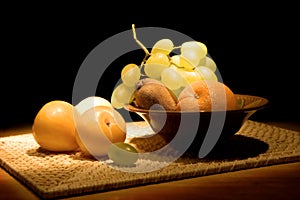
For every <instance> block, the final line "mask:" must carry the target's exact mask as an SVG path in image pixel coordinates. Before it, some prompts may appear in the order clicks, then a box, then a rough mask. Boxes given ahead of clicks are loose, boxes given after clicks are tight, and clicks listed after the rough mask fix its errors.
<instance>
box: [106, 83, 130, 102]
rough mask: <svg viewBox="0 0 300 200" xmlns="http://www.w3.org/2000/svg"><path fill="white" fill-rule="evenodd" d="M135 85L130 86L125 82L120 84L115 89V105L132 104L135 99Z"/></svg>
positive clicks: (113, 95)
mask: <svg viewBox="0 0 300 200" xmlns="http://www.w3.org/2000/svg"><path fill="white" fill-rule="evenodd" d="M133 93H134V87H128V86H126V85H125V84H124V83H121V84H119V85H118V86H117V87H116V88H115V89H114V91H113V93H112V96H111V101H112V104H114V105H113V106H116V107H120V106H121V105H126V104H130V103H131V102H132V101H133Z"/></svg>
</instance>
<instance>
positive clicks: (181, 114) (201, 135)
mask: <svg viewBox="0 0 300 200" xmlns="http://www.w3.org/2000/svg"><path fill="white" fill-rule="evenodd" d="M133 30H134V29H133ZM134 39H135V40H136V41H137V42H138V44H139V45H140V46H141V47H142V49H143V50H144V51H145V53H146V56H145V58H144V60H143V61H142V63H141V65H140V66H139V68H137V67H136V66H135V67H132V66H133V64H130V65H126V66H125V67H124V68H123V70H122V73H121V79H122V82H121V83H120V84H119V85H118V86H117V87H116V88H115V89H114V91H113V93H112V96H111V103H112V105H113V106H114V107H115V108H117V109H120V108H125V109H127V110H128V111H129V112H134V113H137V114H138V115H139V116H141V117H142V118H143V119H144V120H145V121H146V122H147V123H148V124H149V125H150V126H151V128H152V129H153V131H154V132H155V133H156V135H155V136H153V137H157V136H159V137H161V138H162V139H163V140H164V142H163V143H164V144H169V143H172V141H173V140H174V139H176V137H177V136H178V135H180V138H181V139H182V141H185V142H187V143H189V144H188V145H187V146H189V147H188V148H187V149H185V150H184V151H186V152H189V153H191V154H198V155H199V156H200V155H205V153H203V151H201V148H202V147H203V146H207V145H203V142H204V141H213V142H210V145H209V146H210V147H213V146H214V144H215V143H217V142H221V141H226V139H227V138H228V137H230V136H232V135H234V134H235V133H237V132H238V130H239V129H240V128H241V126H242V125H243V123H244V122H245V121H246V120H247V119H248V118H249V117H250V116H251V115H252V114H253V113H255V112H256V111H257V110H259V109H262V108H264V107H265V106H266V105H267V104H268V100H267V99H265V98H263V97H258V96H251V95H243V94H235V93H234V92H233V91H232V90H231V89H230V88H229V87H228V86H227V85H226V84H225V83H223V82H221V81H219V77H218V76H217V73H216V69H217V66H216V63H215V62H214V61H213V59H212V58H211V57H210V56H209V55H208V51H207V47H206V45H205V44H204V43H201V42H199V41H187V42H184V43H182V44H181V46H179V47H175V45H174V44H173V43H172V41H171V40H169V39H165V38H164V39H161V40H159V41H157V42H156V43H155V44H154V45H153V48H152V49H151V51H150V52H149V51H148V50H147V48H145V47H144V46H143V45H142V44H141V42H140V41H139V40H138V39H137V38H136V35H135V32H134ZM174 49H179V50H180V53H179V54H172V51H173V50H174ZM130 68H132V69H130ZM138 69H139V70H138ZM125 80H126V81H125ZM187 138H189V139H187ZM146 140H151V138H146ZM175 146H176V145H175ZM175 149H176V147H175ZM151 150H156V149H151ZM141 151H144V150H143V149H141ZM201 152H202V153H201Z"/></svg>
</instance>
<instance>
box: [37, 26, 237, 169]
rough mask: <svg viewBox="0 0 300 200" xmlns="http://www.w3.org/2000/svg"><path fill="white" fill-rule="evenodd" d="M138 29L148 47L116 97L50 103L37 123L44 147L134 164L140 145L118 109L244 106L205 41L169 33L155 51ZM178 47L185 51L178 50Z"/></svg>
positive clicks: (129, 69)
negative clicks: (176, 39) (130, 137)
mask: <svg viewBox="0 0 300 200" xmlns="http://www.w3.org/2000/svg"><path fill="white" fill-rule="evenodd" d="M132 29H133V38H134V40H135V41H136V42H137V43H138V45H140V47H141V48H142V49H143V50H144V52H145V57H144V59H143V60H142V62H141V63H140V64H135V63H129V64H127V65H125V66H124V67H123V69H122V71H121V74H120V75H121V83H120V84H118V85H117V86H116V87H115V89H114V90H113V92H112V95H111V99H110V100H108V99H105V98H102V97H99V96H92V97H87V98H86V99H83V100H82V101H81V102H79V103H78V104H77V105H72V104H70V103H68V102H66V101H63V100H54V101H50V102H48V103H46V104H45V105H44V106H43V107H42V108H41V109H40V110H39V112H38V113H37V115H36V117H35V119H34V123H33V125H32V132H33V136H34V139H35V140H36V142H37V143H38V144H39V145H40V147H41V148H43V149H45V150H48V151H52V152H70V151H81V152H82V153H84V154H85V155H88V156H91V157H93V156H95V155H96V156H108V157H109V159H111V160H112V161H113V162H114V163H116V164H120V165H132V164H134V163H135V162H136V161H137V160H138V151H137V150H136V149H135V148H134V147H133V146H132V145H130V144H129V143H126V142H125V140H126V134H127V132H126V121H125V120H124V118H123V117H122V115H121V114H120V113H119V112H118V109H121V108H124V107H126V106H128V105H132V106H135V107H137V108H142V109H147V110H148V109H156V110H167V111H182V112H184V111H187V112H194V111H196V112H199V111H200V112H201V111H213V110H217V111H218V110H235V109H238V108H239V104H238V100H237V99H236V97H235V95H234V93H233V92H232V91H231V90H230V88H229V87H227V86H226V85H225V84H224V83H222V82H220V81H219V80H218V77H217V75H216V73H215V72H216V68H217V67H216V63H215V62H214V61H213V59H212V58H211V57H210V56H209V55H208V52H207V47H206V45H205V44H204V43H201V42H199V41H186V42H184V43H182V44H181V45H180V46H175V45H174V44H173V42H172V41H171V40H170V39H165V38H163V39H161V40H159V41H157V42H156V43H155V44H154V45H153V47H152V48H151V50H150V51H149V50H148V49H147V48H146V47H144V45H143V44H142V43H141V42H140V41H139V40H138V39H137V37H136V32H135V28H134V25H133V26H132ZM176 49H178V50H179V51H180V53H179V54H175V53H173V51H174V50H176ZM224 94H225V95H224ZM222 95H223V96H222ZM79 132H80V133H79ZM83 135H84V137H82V136H83ZM107 141H109V142H107Z"/></svg>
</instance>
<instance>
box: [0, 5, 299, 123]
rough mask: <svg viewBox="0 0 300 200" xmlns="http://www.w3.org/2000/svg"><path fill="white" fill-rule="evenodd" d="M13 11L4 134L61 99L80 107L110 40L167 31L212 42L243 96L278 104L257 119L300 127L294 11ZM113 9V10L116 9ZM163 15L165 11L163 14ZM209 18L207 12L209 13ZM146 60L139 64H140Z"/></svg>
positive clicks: (4, 66) (1, 86)
mask: <svg viewBox="0 0 300 200" xmlns="http://www.w3.org/2000/svg"><path fill="white" fill-rule="evenodd" d="M92 8H93V6H90V7H88V8H80V9H77V10H72V9H71V8H68V7H64V8H61V7H58V6H57V7H56V6H53V7H49V6H42V7H38V6H37V7H35V8H34V9H33V8H32V9H30V10H28V9H23V8H22V6H19V7H17V6H12V7H7V9H8V10H9V11H8V12H7V13H5V14H3V17H2V18H1V20H2V23H1V26H2V27H1V32H2V36H1V40H2V42H1V49H2V53H1V54H2V56H1V58H2V59H1V70H0V79H1V80H0V91H1V100H0V103H1V110H0V127H4V126H10V125H14V124H18V123H32V122H33V119H34V117H35V115H36V113H37V112H38V110H39V109H40V108H41V107H42V106H43V105H44V104H45V103H47V102H49V101H51V100H55V99H60V100H65V101H69V102H71V101H72V88H73V83H74V80H75V77H76V74H77V70H78V69H79V67H80V65H81V64H82V62H83V61H84V59H85V58H86V56H87V55H88V54H89V53H90V51H92V50H93V48H95V47H96V46H97V45H98V44H99V43H101V42H102V41H103V40H105V39H107V38H109V37H110V36H113V35H115V34H117V33H119V32H122V31H125V30H129V29H131V24H132V23H134V24H136V27H149V26H150V27H164V28H169V29H173V30H176V31H179V32H182V33H184V34H186V35H188V36H190V37H192V38H194V39H197V40H199V41H202V42H204V43H205V44H206V45H207V47H208V51H209V54H210V55H211V56H212V57H213V59H214V60H215V62H216V63H217V66H218V69H219V70H220V72H221V74H222V78H223V81H224V83H226V84H227V85H228V86H229V87H230V88H231V89H232V90H233V91H234V92H235V93H243V94H251V95H259V96H263V97H266V98H268V99H269V100H270V102H271V105H270V107H268V108H267V109H264V110H260V111H258V112H257V113H255V114H254V115H253V116H252V119H254V120H260V121H279V120H295V121H300V120H299V112H300V109H299V108H300V107H299V102H298V99H297V96H298V93H299V89H298V85H299V83H298V80H299V77H300V76H299V74H298V73H299V72H298V71H299V70H298V68H299V55H298V54H299V50H298V48H299V39H298V37H299V35H300V34H299V30H298V28H297V26H298V24H299V22H298V20H297V19H298V18H299V16H297V15H299V14H297V12H295V9H293V6H292V5H285V4H284V5H275V6H270V5H267V6H265V7H262V6H259V7H258V6H256V5H243V6H241V7H239V6H237V7H235V8H234V9H233V8H232V9H223V10H222V12H219V11H217V10H214V9H212V8H209V7H208V8H206V9H202V10H201V9H199V8H198V9H195V10H193V11H192V10H191V11H190V10H186V11H187V12H186V13H182V12H179V11H178V12H176V10H175V11H174V10H172V9H170V12H169V13H167V14H166V11H161V12H162V13H161V14H159V13H157V12H158V11H155V10H153V9H152V10H151V12H149V11H147V12H146V11H143V10H142V9H141V10H134V9H133V10H131V11H127V10H126V9H125V12H124V13H119V12H116V11H114V9H111V11H108V13H106V14H105V13H103V10H105V9H106V7H104V6H101V7H94V9H92ZM108 10H109V9H108ZM158 10H159V9H158ZM204 11H207V12H204ZM141 55H142V54H139V53H138V52H133V53H131V54H130V53H129V54H128V55H124V56H122V57H120V58H119V59H118V60H117V61H116V62H114V63H112V65H111V66H110V67H109V69H108V71H107V72H106V74H107V80H105V78H104V79H101V81H100V82H101V83H99V86H98V90H97V95H99V96H102V97H104V98H107V99H109V98H110V94H111V89H112V88H111V87H112V85H113V84H115V83H114V81H115V80H117V79H119V76H120V70H121V69H122V67H123V66H124V65H125V64H127V63H128V62H131V61H133V60H134V61H137V62H139V61H140V59H141ZM136 59H138V60H136Z"/></svg>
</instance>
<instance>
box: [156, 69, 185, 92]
mask: <svg viewBox="0 0 300 200" xmlns="http://www.w3.org/2000/svg"><path fill="white" fill-rule="evenodd" d="M183 81H184V80H183V77H182V76H181V75H180V74H179V73H178V72H177V71H176V70H174V69H172V68H171V67H169V68H166V69H164V70H163V71H162V73H161V82H162V83H163V84H165V85H166V86H167V87H168V88H169V89H170V90H177V89H179V88H180V87H181V86H182V85H183V84H184V82H183Z"/></svg>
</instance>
